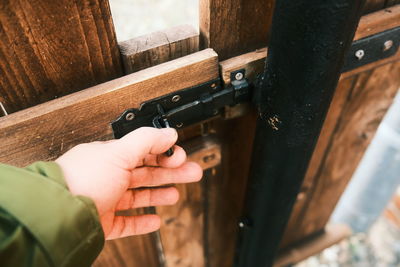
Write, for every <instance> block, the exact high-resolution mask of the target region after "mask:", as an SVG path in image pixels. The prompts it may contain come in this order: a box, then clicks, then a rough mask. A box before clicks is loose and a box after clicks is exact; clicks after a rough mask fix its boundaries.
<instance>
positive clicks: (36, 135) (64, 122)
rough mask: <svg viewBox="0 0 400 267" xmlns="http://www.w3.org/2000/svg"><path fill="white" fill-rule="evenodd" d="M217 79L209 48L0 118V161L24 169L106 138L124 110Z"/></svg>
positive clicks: (212, 56) (214, 54)
mask: <svg viewBox="0 0 400 267" xmlns="http://www.w3.org/2000/svg"><path fill="white" fill-rule="evenodd" d="M217 77H218V60H217V54H216V53H215V52H214V51H213V50H212V49H207V50H203V51H200V52H197V53H195V54H192V55H189V56H186V57H182V58H179V59H176V60H173V61H170V62H167V63H164V64H161V65H158V66H155V67H152V68H148V69H146V70H142V71H139V72H136V73H133V74H130V75H127V76H124V77H122V78H119V79H116V80H113V81H110V82H107V83H104V84H101V85H98V86H94V87H92V88H88V89H86V90H83V91H80V92H77V93H74V94H71V95H68V96H65V97H62V98H59V99H56V100H52V101H49V102H47V103H44V104H41V105H38V106H35V107H32V108H29V109H26V110H22V111H19V112H16V113H14V114H11V115H9V116H6V117H2V118H0V162H4V163H10V164H13V165H17V166H24V165H26V164H29V163H31V162H33V161H37V160H51V159H54V158H56V157H57V156H59V155H60V154H62V153H63V152H65V151H67V150H68V149H70V148H71V147H73V146H75V145H77V144H79V143H85V142H90V141H93V140H105V139H109V138H111V127H110V125H109V123H110V122H111V121H112V120H114V119H115V118H117V117H118V116H119V114H121V113H122V112H123V111H124V110H125V109H128V108H132V107H138V106H139V105H140V103H141V102H143V101H145V100H148V99H152V98H155V97H158V96H161V95H164V94H167V93H171V92H173V91H176V90H180V89H183V88H187V87H190V86H193V85H196V84H199V83H203V82H206V81H208V80H211V79H215V78H217ZM94 111H95V112H94Z"/></svg>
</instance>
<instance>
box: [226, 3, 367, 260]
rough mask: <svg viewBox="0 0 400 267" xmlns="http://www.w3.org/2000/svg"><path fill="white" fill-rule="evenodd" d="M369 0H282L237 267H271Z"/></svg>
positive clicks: (277, 8)
mask: <svg viewBox="0 0 400 267" xmlns="http://www.w3.org/2000/svg"><path fill="white" fill-rule="evenodd" d="M363 4H364V1H363V0H335V1H332V0H331V1H320V0H297V1H290V0H277V1H276V4H275V12H274V16H273V22H272V32H271V38H270V42H269V49H268V57H267V60H266V68H265V73H264V74H263V76H262V79H261V85H260V90H258V94H259V96H258V97H259V99H260V102H259V107H258V109H259V114H260V117H259V118H258V122H257V130H256V134H255V139H254V149H253V155H252V161H251V162H252V166H251V171H250V177H249V180H248V188H247V194H246V201H245V206H244V216H243V220H242V221H240V222H239V225H238V227H239V236H238V241H237V242H238V243H237V252H236V255H235V259H234V266H235V267H249V266H257V267H266V266H272V264H273V260H274V257H275V254H276V252H277V250H278V247H279V243H280V240H281V238H282V235H283V233H284V229H285V226H286V224H287V221H288V219H289V216H290V213H291V210H292V207H293V205H294V203H295V200H296V197H297V194H298V192H299V189H300V187H301V184H302V181H303V178H304V175H305V173H306V170H307V166H308V163H309V161H310V158H311V155H312V153H313V150H314V147H315V144H316V141H317V139H318V136H319V133H320V131H321V128H322V124H323V122H324V119H325V116H326V113H327V111H328V107H329V104H330V102H331V99H332V96H333V94H334V91H335V88H336V85H337V83H338V79H339V75H340V73H341V68H342V66H343V62H344V58H345V55H346V51H347V50H348V49H349V48H350V45H351V42H352V39H353V37H354V33H355V30H356V26H357V24H358V21H359V19H360V16H361V9H362V7H363Z"/></svg>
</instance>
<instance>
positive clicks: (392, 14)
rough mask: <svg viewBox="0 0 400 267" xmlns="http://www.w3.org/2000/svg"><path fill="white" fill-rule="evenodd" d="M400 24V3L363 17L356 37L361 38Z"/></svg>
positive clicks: (356, 38)
mask: <svg viewBox="0 0 400 267" xmlns="http://www.w3.org/2000/svg"><path fill="white" fill-rule="evenodd" d="M399 26H400V5H396V6H393V7H389V8H385V9H384V10H381V11H377V12H374V13H371V14H368V15H365V16H363V17H362V19H361V21H360V23H359V24H358V28H357V32H356V34H355V37H354V39H355V40H359V39H362V38H365V37H367V36H369V35H373V34H377V33H379V32H383V31H385V30H388V29H391V28H395V27H399Z"/></svg>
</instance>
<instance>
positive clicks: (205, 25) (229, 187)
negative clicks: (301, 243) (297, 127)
mask: <svg viewBox="0 0 400 267" xmlns="http://www.w3.org/2000/svg"><path fill="white" fill-rule="evenodd" d="M273 8H274V1H273V0H246V1H243V0H232V1H227V0H200V46H201V47H212V48H213V49H215V50H216V52H217V53H218V55H219V59H220V60H225V59H228V58H232V57H234V56H237V55H239V54H242V53H246V52H250V51H253V50H255V49H258V48H262V47H265V46H266V44H267V41H268V33H269V28H270V24H271V20H272V13H273ZM226 75H227V74H225V75H224V74H222V76H223V77H226ZM224 82H226V83H227V84H228V83H229V81H228V80H227V81H224ZM252 111H253V112H250V113H247V114H246V115H245V116H243V117H240V118H236V119H232V120H226V121H224V120H217V121H215V122H212V123H211V124H210V129H211V131H212V132H215V133H216V134H217V135H218V136H219V137H220V138H221V141H222V142H223V144H222V164H221V167H220V168H219V171H217V174H216V176H215V177H214V179H212V180H211V181H210V183H209V185H208V188H209V189H208V190H207V192H208V196H209V205H208V213H207V214H208V219H206V221H207V222H208V227H207V229H206V231H207V240H206V247H207V251H206V255H207V256H208V257H207V266H211V267H225V266H232V261H233V256H234V246H235V240H236V233H237V228H238V226H237V221H238V218H239V217H240V216H241V214H242V205H243V200H244V189H245V187H246V181H247V176H248V170H249V165H250V155H251V151H252V140H253V136H254V129H255V121H256V115H255V112H254V110H252Z"/></svg>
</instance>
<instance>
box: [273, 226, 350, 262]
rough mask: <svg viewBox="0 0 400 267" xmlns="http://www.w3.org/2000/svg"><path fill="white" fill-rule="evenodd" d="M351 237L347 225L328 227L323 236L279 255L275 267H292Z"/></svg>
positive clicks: (318, 236) (315, 237) (311, 239)
mask: <svg viewBox="0 0 400 267" xmlns="http://www.w3.org/2000/svg"><path fill="white" fill-rule="evenodd" d="M350 235H351V229H350V228H349V227H348V226H347V225H344V224H334V225H328V226H327V227H326V228H325V231H324V232H322V233H321V234H319V235H317V236H314V237H312V238H310V239H308V240H306V241H304V242H301V243H299V244H298V245H297V246H294V247H292V248H290V249H288V250H286V251H284V252H282V253H281V254H280V255H278V257H277V259H276V260H275V263H274V267H284V266H292V265H293V264H296V263H298V262H300V261H302V260H305V259H307V258H308V257H310V256H313V255H315V254H317V253H320V252H322V251H323V250H324V249H326V248H329V247H331V246H333V245H334V244H337V243H339V242H340V241H342V240H343V239H345V238H346V237H349V236H350Z"/></svg>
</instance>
